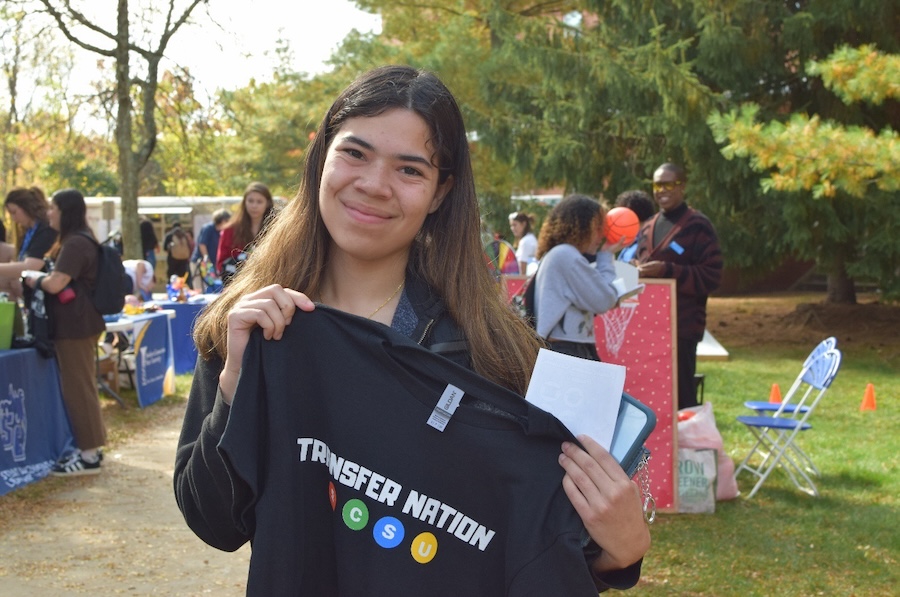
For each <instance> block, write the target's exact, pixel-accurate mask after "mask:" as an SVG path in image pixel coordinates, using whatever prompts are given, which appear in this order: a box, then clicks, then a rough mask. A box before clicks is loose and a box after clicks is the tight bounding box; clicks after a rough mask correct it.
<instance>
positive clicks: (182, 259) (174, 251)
mask: <svg viewBox="0 0 900 597" xmlns="http://www.w3.org/2000/svg"><path fill="white" fill-rule="evenodd" d="M193 250H194V247H193V243H192V242H191V238H190V237H189V236H188V234H187V232H185V231H184V229H183V228H182V227H181V222H175V223H174V224H172V229H171V230H169V233H168V234H166V237H165V238H164V239H163V251H165V252H166V254H167V256H166V279H167V280H168V279H169V278H171V277H172V276H178V277H179V278H183V277H184V275H185V274H186V273H188V270H189V269H190V265H191V252H192V251H193Z"/></svg>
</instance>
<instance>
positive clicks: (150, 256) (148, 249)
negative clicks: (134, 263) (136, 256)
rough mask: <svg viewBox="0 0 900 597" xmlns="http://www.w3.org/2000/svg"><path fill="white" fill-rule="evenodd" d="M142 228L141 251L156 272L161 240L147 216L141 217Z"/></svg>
mask: <svg viewBox="0 0 900 597" xmlns="http://www.w3.org/2000/svg"><path fill="white" fill-rule="evenodd" d="M140 228H141V250H142V251H143V252H144V259H145V260H146V261H149V262H150V265H151V266H153V270H154V271H156V252H157V251H159V239H158V238H156V230H154V228H153V222H151V221H150V219H149V218H147V216H141V224H140Z"/></svg>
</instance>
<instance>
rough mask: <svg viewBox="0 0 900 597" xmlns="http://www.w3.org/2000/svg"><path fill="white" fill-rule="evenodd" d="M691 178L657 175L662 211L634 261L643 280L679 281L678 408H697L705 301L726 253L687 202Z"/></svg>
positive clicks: (663, 171)
mask: <svg viewBox="0 0 900 597" xmlns="http://www.w3.org/2000/svg"><path fill="white" fill-rule="evenodd" d="M686 185H687V177H686V176H685V172H684V169H683V168H682V167H681V166H678V165H676V164H669V163H666V164H663V165H662V166H660V167H659V168H657V169H656V172H654V173H653V198H654V199H655V200H656V203H657V205H659V212H658V213H657V214H656V215H655V216H653V218H651V219H650V220H649V221H647V222H646V223H644V225H643V226H642V227H641V232H640V235H639V237H638V250H637V256H636V260H637V263H638V271H639V272H640V276H641V277H642V278H672V279H674V280H675V295H676V301H677V302H676V310H677V313H678V327H677V336H678V408H679V409H682V408H686V407H689V406H696V405H697V388H696V385H695V382H694V374H695V373H696V369H697V344H698V343H699V342H700V340H701V339H703V332H704V330H705V329H706V301H707V298H708V297H709V295H710V293H712V292H713V291H714V290H716V288H718V287H719V282H720V280H721V278H722V252H721V250H720V249H719V239H718V238H717V236H716V230H715V228H713V225H712V223H711V222H710V221H709V218H707V217H706V216H705V215H703V214H702V213H700V212H699V211H697V210H696V209H693V208H691V207H689V206H688V205H687V204H686V203H685V202H684V192H685V186H686Z"/></svg>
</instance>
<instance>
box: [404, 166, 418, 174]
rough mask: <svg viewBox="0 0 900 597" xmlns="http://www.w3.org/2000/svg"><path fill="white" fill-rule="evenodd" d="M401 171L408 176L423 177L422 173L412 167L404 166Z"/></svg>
mask: <svg viewBox="0 0 900 597" xmlns="http://www.w3.org/2000/svg"><path fill="white" fill-rule="evenodd" d="M401 171H402V172H403V173H404V174H406V175H407V176H422V171H421V170H419V169H418V168H413V167H412V166H403V168H401Z"/></svg>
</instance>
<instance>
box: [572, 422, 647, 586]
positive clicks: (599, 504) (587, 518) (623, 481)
mask: <svg viewBox="0 0 900 597" xmlns="http://www.w3.org/2000/svg"><path fill="white" fill-rule="evenodd" d="M578 441H580V442H581V444H582V445H583V446H584V447H585V448H586V449H587V452H585V451H584V450H582V449H581V448H580V447H578V446H577V445H576V444H573V443H571V442H565V443H563V453H562V454H561V455H560V457H559V463H560V465H561V466H562V467H563V468H564V469H565V471H566V474H565V476H564V477H563V489H564V490H565V492H566V495H567V496H569V500H570V501H571V502H572V505H573V506H574V507H575V511H576V512H578V515H579V516H580V517H581V520H582V522H583V523H584V526H585V528H586V529H587V531H588V533H589V534H590V536H591V538H592V539H593V540H594V541H596V542H597V544H598V545H599V546H600V547H601V548H602V549H603V551H602V553H601V555H600V558H598V560H597V561H596V562H595V563H594V570H595V571H596V572H604V571H608V570H620V569H622V568H626V567H627V566H630V565H631V564H634V563H635V562H637V561H638V560H640V559H641V558H642V557H644V554H645V553H647V550H648V549H650V530H649V529H648V528H647V523H646V521H645V520H644V512H643V509H642V507H641V496H640V491H639V490H638V487H637V485H635V484H634V483H633V482H632V481H631V479H629V478H628V475H626V474H625V471H623V470H622V467H621V466H620V465H619V463H618V462H616V459H615V458H613V457H612V455H610V453H609V452H607V451H606V450H605V449H604V448H603V447H602V446H601V445H600V444H598V443H597V442H595V441H594V440H593V439H591V438H590V437H588V436H586V435H581V436H579V437H578Z"/></svg>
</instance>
